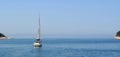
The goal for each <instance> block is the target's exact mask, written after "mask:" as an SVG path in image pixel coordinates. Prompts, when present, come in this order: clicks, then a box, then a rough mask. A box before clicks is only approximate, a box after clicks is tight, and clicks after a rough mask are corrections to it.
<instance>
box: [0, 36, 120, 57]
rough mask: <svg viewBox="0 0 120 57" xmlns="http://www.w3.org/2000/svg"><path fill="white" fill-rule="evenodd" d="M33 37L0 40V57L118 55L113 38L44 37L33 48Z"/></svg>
mask: <svg viewBox="0 0 120 57" xmlns="http://www.w3.org/2000/svg"><path fill="white" fill-rule="evenodd" d="M34 41H35V39H34V38H31V39H8V40H0V57H120V40H116V39H114V38H105V39H103V38H99V39H98V38H95V39H91V38H82V39H79V38H78V39H76V38H70V39H69V38H67V39H61V38H59V39H57V38H45V39H42V47H41V48H34V46H33V42H34Z"/></svg>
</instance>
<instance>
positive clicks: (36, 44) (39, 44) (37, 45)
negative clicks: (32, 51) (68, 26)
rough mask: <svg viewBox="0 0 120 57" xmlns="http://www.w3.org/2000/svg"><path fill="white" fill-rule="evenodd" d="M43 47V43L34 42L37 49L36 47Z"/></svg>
mask: <svg viewBox="0 0 120 57" xmlns="http://www.w3.org/2000/svg"><path fill="white" fill-rule="evenodd" d="M41 46H42V44H41V43H36V42H34V47H35V48H36V47H41Z"/></svg>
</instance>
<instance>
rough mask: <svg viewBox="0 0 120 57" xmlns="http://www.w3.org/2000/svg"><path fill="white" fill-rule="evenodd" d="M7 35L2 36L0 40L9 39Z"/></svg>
mask: <svg viewBox="0 0 120 57" xmlns="http://www.w3.org/2000/svg"><path fill="white" fill-rule="evenodd" d="M7 39H8V38H7V37H0V40H7Z"/></svg>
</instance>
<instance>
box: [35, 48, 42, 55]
mask: <svg viewBox="0 0 120 57" xmlns="http://www.w3.org/2000/svg"><path fill="white" fill-rule="evenodd" d="M41 51H42V48H34V57H42V54H41Z"/></svg>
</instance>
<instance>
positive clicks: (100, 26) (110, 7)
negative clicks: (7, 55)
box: [0, 0, 120, 38]
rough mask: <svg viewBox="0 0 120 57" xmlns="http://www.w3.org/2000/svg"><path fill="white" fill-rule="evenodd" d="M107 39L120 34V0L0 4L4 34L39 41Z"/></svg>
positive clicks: (4, 1) (41, 0)
mask: <svg viewBox="0 0 120 57" xmlns="http://www.w3.org/2000/svg"><path fill="white" fill-rule="evenodd" d="M39 13H40V16H41V34H42V37H43V38H45V37H50V38H52V37H56V38H61V37H62V38H72V37H73V38H93V37H97V38H99V37H100V38H101V37H103V38H105V37H106V38H107V37H111V38H112V37H114V35H115V33H116V32H117V31H119V30H120V0H0V26H1V27H0V32H1V33H4V34H7V35H8V36H9V37H16V38H18V37H31V38H33V37H35V36H36V35H35V34H36V32H37V25H38V22H37V19H38V14H39Z"/></svg>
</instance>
